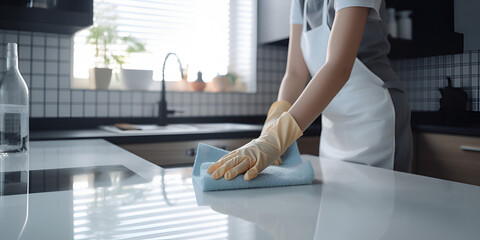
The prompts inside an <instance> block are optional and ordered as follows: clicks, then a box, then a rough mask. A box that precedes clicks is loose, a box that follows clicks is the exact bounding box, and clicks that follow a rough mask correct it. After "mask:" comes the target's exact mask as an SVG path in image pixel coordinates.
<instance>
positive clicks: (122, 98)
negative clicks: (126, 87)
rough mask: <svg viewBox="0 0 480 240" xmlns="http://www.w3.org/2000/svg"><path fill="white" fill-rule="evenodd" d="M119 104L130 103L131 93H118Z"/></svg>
mask: <svg viewBox="0 0 480 240" xmlns="http://www.w3.org/2000/svg"><path fill="white" fill-rule="evenodd" d="M120 102H121V103H122V104H123V103H131V102H132V93H131V92H127V91H122V92H121V93H120Z"/></svg>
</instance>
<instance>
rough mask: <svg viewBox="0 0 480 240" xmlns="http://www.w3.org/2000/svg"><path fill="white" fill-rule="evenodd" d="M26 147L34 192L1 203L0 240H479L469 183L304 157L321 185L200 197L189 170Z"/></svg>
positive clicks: (116, 155)
mask: <svg viewBox="0 0 480 240" xmlns="http://www.w3.org/2000/svg"><path fill="white" fill-rule="evenodd" d="M30 147H31V148H30V149H31V150H30V154H29V161H28V162H29V166H30V167H29V168H30V194H25V193H23V194H22V193H18V189H19V188H17V189H16V191H17V192H16V194H12V195H7V196H1V197H0V209H1V213H2V216H1V217H0V220H1V221H2V222H1V223H0V228H1V229H0V239H14V238H16V236H18V235H20V239H91V238H98V239H124V238H128V239H140V238H142V239H143V238H152V239H174V238H176V239H202V238H203V239H212V238H215V239H225V238H227V239H262V240H263V239H360V240H362V239H369V240H372V239H389V240H390V239H435V240H437V239H479V236H480V229H479V228H478V223H479V222H480V187H477V186H473V185H467V184H461V183H456V182H450V181H444V180H439V179H434V178H427V177H422V176H417V175H412V174H406V173H399V172H393V171H388V170H384V169H379V168H374V167H368V166H362V165H357V164H353V163H347V162H338V161H332V160H328V159H326V160H322V162H319V161H318V158H317V157H313V156H309V155H303V156H302V158H303V159H305V160H310V161H312V163H313V165H314V169H315V175H316V179H323V180H322V181H323V183H319V181H318V180H317V181H315V182H316V183H315V184H312V185H304V186H293V187H278V188H264V189H249V190H233V191H219V192H205V193H204V192H200V191H198V189H197V188H196V187H195V186H193V185H192V181H191V172H192V168H190V167H186V168H168V169H164V168H160V167H158V166H156V165H154V164H151V163H149V162H148V161H145V160H143V159H141V158H139V157H137V156H135V155H133V154H131V153H129V152H127V151H125V150H123V149H121V148H119V147H117V146H115V145H113V144H110V143H108V142H107V141H104V140H99V139H97V140H69V141H40V142H35V141H33V142H31V143H30ZM27 213H28V214H27ZM27 215H28V217H26V216H27ZM6 216H10V217H9V218H8V219H6V218H7V217H6ZM25 219H27V220H26V223H25ZM22 229H23V231H22Z"/></svg>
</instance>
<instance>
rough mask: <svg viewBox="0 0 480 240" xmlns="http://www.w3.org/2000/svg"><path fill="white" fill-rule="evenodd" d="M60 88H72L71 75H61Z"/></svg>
mask: <svg viewBox="0 0 480 240" xmlns="http://www.w3.org/2000/svg"><path fill="white" fill-rule="evenodd" d="M58 79H59V85H60V89H70V76H59V78H58Z"/></svg>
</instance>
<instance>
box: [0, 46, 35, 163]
mask: <svg viewBox="0 0 480 240" xmlns="http://www.w3.org/2000/svg"><path fill="white" fill-rule="evenodd" d="M6 60H7V61H6V65H7V66H6V72H5V73H4V74H3V76H1V77H0V154H2V153H13V152H26V151H28V135H29V130H28V88H27V84H26V83H25V80H24V79H23V77H22V75H21V74H20V71H19V70H18V51H17V44H16V43H8V44H7V51H6Z"/></svg>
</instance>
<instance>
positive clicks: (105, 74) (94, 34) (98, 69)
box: [87, 25, 116, 89]
mask: <svg viewBox="0 0 480 240" xmlns="http://www.w3.org/2000/svg"><path fill="white" fill-rule="evenodd" d="M114 38H116V29H115V28H114V27H113V26H111V25H97V26H93V27H91V28H90V34H89V35H88V36H87V42H88V43H90V44H93V45H95V67H94V68H91V69H89V82H90V86H91V87H94V88H95V89H108V86H109V85H110V80H111V78H112V69H111V68H110V62H111V58H112V55H113V54H112V53H111V52H110V50H109V47H110V45H111V44H112V43H113V41H114Z"/></svg>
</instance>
